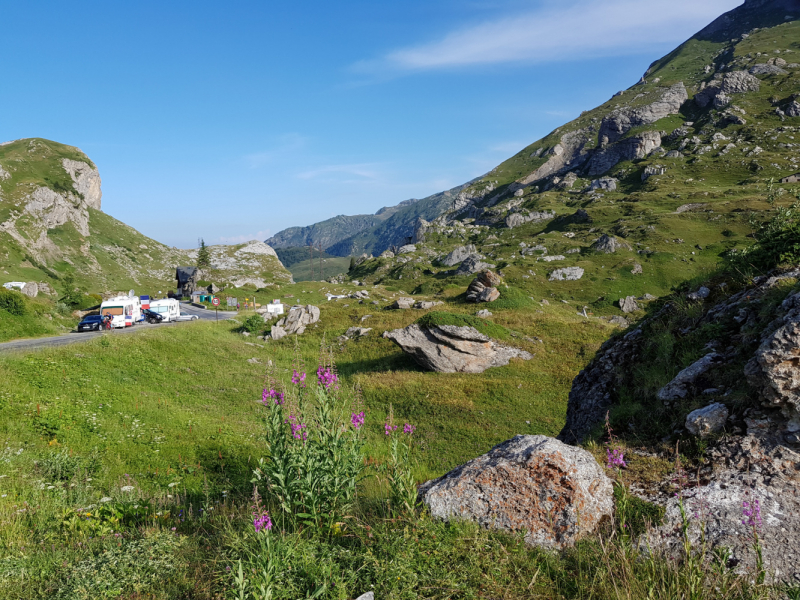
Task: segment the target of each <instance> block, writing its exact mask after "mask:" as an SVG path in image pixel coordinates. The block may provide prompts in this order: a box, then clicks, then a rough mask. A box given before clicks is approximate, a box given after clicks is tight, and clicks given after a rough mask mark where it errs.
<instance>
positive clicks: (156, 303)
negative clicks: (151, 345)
mask: <svg viewBox="0 0 800 600" xmlns="http://www.w3.org/2000/svg"><path fill="white" fill-rule="evenodd" d="M150 310H152V311H153V312H156V313H158V314H160V315H161V316H162V317H163V318H164V320H163V321H162V323H166V322H167V321H177V320H178V317H180V316H181V303H180V302H178V301H177V300H175V298H165V299H164V300H152V301H151V302H150Z"/></svg>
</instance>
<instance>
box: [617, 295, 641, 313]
mask: <svg viewBox="0 0 800 600" xmlns="http://www.w3.org/2000/svg"><path fill="white" fill-rule="evenodd" d="M619 308H620V310H621V311H622V312H624V313H632V312H636V311H637V310H639V305H638V304H637V303H636V296H627V297H625V298H621V299H620V301H619Z"/></svg>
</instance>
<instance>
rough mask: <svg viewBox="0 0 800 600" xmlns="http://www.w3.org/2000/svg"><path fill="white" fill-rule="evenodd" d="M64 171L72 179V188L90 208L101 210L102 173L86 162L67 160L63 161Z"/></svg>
mask: <svg viewBox="0 0 800 600" xmlns="http://www.w3.org/2000/svg"><path fill="white" fill-rule="evenodd" d="M61 164H62V166H63V167H64V170H65V171H66V172H67V174H68V175H69V176H70V177H71V178H72V186H73V187H74V188H75V191H77V192H78V194H79V195H80V196H81V197H82V198H83V201H84V202H85V203H86V205H87V206H88V207H89V208H94V209H97V210H100V207H101V205H102V199H103V192H102V190H101V183H102V182H101V181H100V173H99V172H98V171H97V169H95V168H93V167H92V166H90V165H88V164H87V163H85V162H81V161H78V160H70V159H69V158H65V159H63V160H62V161H61Z"/></svg>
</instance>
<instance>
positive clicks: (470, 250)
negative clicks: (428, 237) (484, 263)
mask: <svg viewBox="0 0 800 600" xmlns="http://www.w3.org/2000/svg"><path fill="white" fill-rule="evenodd" d="M473 256H474V257H476V258H478V259H480V258H483V257H482V256H481V255H480V254H478V250H477V248H475V246H474V245H473V244H468V245H466V246H459V247H458V248H456V249H455V250H453V251H452V252H450V254H448V255H447V256H445V257H444V258H442V259H440V261H439V262H440V263H441V264H443V265H444V266H445V267H455V266H456V265H458V264H460V263H462V262H464V261H465V260H467V259H468V258H471V257H473Z"/></svg>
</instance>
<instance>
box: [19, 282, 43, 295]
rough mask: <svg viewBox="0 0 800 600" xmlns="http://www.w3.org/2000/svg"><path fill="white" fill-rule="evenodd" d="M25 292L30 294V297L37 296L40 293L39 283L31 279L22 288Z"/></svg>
mask: <svg viewBox="0 0 800 600" xmlns="http://www.w3.org/2000/svg"><path fill="white" fill-rule="evenodd" d="M20 291H21V292H22V293H23V294H25V295H26V296H28V298H36V296H38V295H39V284H37V283H36V282H33V281H29V282H28V283H26V284H25V285H23V286H22V289H21V290H20Z"/></svg>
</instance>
